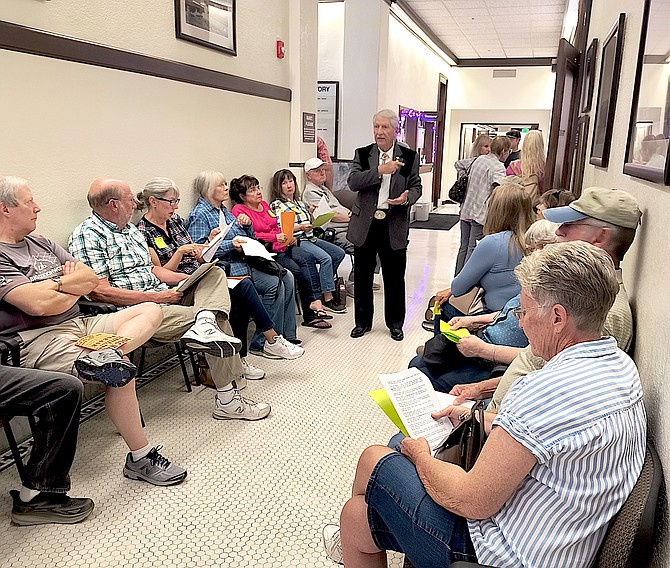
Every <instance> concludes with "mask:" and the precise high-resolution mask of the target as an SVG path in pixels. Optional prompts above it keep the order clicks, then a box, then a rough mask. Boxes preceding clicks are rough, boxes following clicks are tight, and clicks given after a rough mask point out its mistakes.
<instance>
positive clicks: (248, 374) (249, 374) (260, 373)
mask: <svg viewBox="0 0 670 568" xmlns="http://www.w3.org/2000/svg"><path fill="white" fill-rule="evenodd" d="M242 370H243V371H244V377H245V378H246V379H249V380H250V381H259V380H261V379H263V378H265V371H264V370H263V369H259V368H258V367H254V366H253V365H252V364H251V363H249V362H247V359H246V357H242Z"/></svg>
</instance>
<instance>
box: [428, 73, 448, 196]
mask: <svg viewBox="0 0 670 568" xmlns="http://www.w3.org/2000/svg"><path fill="white" fill-rule="evenodd" d="M448 90H449V80H448V79H447V78H446V77H445V76H444V75H442V73H440V77H439V83H438V87H437V118H436V120H435V138H436V140H435V163H434V164H433V188H432V194H431V200H430V201H431V203H432V205H433V207H437V206H438V204H439V201H440V194H441V193H442V170H443V164H444V135H445V132H446V116H447V92H448Z"/></svg>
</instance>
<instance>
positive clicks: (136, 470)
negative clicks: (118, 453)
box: [123, 446, 187, 485]
mask: <svg viewBox="0 0 670 568" xmlns="http://www.w3.org/2000/svg"><path fill="white" fill-rule="evenodd" d="M162 447H163V446H156V447H155V448H151V451H150V452H149V453H148V454H147V455H146V456H144V457H143V458H140V459H139V460H137V461H133V454H131V453H130V452H128V455H127V456H126V465H125V466H124V468H123V475H124V476H125V477H127V478H128V479H137V480H138V481H146V482H148V483H151V484H152V485H177V483H181V482H182V481H184V479H186V475H187V472H186V470H185V469H184V468H183V467H181V466H178V465H177V464H174V463H172V462H171V461H170V460H169V459H167V458H166V457H163V456H162V455H161V454H160V453H159V451H160V450H161V449H162Z"/></svg>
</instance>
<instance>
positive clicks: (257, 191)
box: [230, 175, 333, 329]
mask: <svg viewBox="0 0 670 568" xmlns="http://www.w3.org/2000/svg"><path fill="white" fill-rule="evenodd" d="M230 197H231V199H232V200H233V201H234V202H235V203H236V205H235V206H234V207H233V209H232V213H233V215H235V217H238V216H239V215H240V214H245V215H247V216H248V217H249V218H250V219H251V226H252V228H253V230H254V234H255V237H256V238H257V239H258V240H260V241H263V242H265V243H267V244H268V245H271V247H272V252H273V253H275V257H274V259H275V260H276V261H277V262H278V263H279V264H280V265H282V266H283V267H284V268H286V269H287V270H289V271H290V272H291V273H292V274H293V276H294V277H295V280H296V282H297V283H298V291H299V293H300V301H301V303H302V308H303V310H302V311H303V322H302V325H303V326H305V327H313V328H315V329H329V328H330V327H332V326H331V325H330V323H328V322H327V321H325V320H327V319H332V317H333V316H330V315H328V314H327V313H326V312H325V311H324V309H323V305H322V304H321V285H320V282H319V272H318V270H317V268H316V262H315V259H314V257H313V256H312V255H311V254H309V253H308V252H306V251H303V250H302V249H301V248H300V247H299V246H297V241H296V239H295V237H288V236H287V235H285V234H284V233H282V232H281V229H280V228H279V223H278V222H277V218H276V217H275V215H274V213H272V210H271V209H270V206H269V205H268V203H267V202H266V201H264V200H263V194H262V192H261V188H260V185H259V183H258V179H257V178H255V177H254V176H250V175H243V176H240V177H239V178H235V179H233V180H231V182H230Z"/></svg>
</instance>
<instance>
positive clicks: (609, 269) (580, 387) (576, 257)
mask: <svg viewBox="0 0 670 568" xmlns="http://www.w3.org/2000/svg"><path fill="white" fill-rule="evenodd" d="M515 272H516V275H517V278H518V279H519V282H520V283H521V286H522V292H521V307H520V308H519V310H518V311H517V314H518V316H519V318H520V325H521V326H522V327H523V329H524V332H525V333H526V335H527V336H528V340H529V342H530V345H531V348H532V351H533V354H534V355H536V356H538V357H541V358H542V359H544V360H545V361H547V364H546V365H545V367H544V368H543V369H541V370H538V371H534V372H532V373H530V374H528V375H527V376H525V377H521V378H519V379H518V380H517V381H516V383H515V384H514V385H513V386H512V387H511V389H510V390H509V391H508V393H507V395H506V396H505V399H504V400H503V402H502V406H501V408H500V410H499V412H498V413H497V414H495V415H492V414H491V413H488V412H487V413H486V424H485V427H486V430H487V432H488V434H489V435H488V439H487V440H486V443H485V444H484V447H483V449H482V451H481V453H480V455H479V457H478V458H477V461H476V463H475V464H474V466H473V467H472V469H470V470H469V471H467V472H466V471H465V470H463V469H461V468H460V467H459V466H457V465H454V464H451V463H447V462H442V461H439V460H437V459H435V458H433V457H432V455H431V448H429V446H428V443H427V442H426V440H425V439H424V438H419V439H416V440H414V439H411V438H405V439H404V440H403V442H402V447H401V452H400V453H399V452H396V451H394V450H391V449H389V448H387V447H385V446H371V447H369V448H367V449H366V450H365V451H364V452H363V454H362V455H361V458H360V459H359V462H358V467H357V470H356V477H355V479H354V486H353V491H352V495H353V496H352V498H351V499H350V500H349V501H348V502H347V503H346V505H345V506H344V508H343V510H342V513H341V515H340V521H341V531H340V530H339V529H338V527H336V526H334V525H328V526H327V527H326V528H325V529H324V544H325V545H326V550H327V552H328V553H329V555H330V557H331V558H333V559H335V560H340V561H342V560H343V561H344V563H345V565H346V566H359V567H360V566H386V553H385V550H397V551H400V552H404V553H405V555H406V557H407V558H409V560H410V561H411V563H412V564H413V565H414V566H415V568H424V567H425V568H428V567H434V566H448V565H449V563H450V562H454V561H458V560H465V561H477V562H479V563H481V564H485V565H490V566H498V567H502V566H505V567H523V568H544V567H548V566H552V567H553V566H570V567H571V568H587V567H589V566H591V564H592V562H593V560H594V558H595V555H596V553H597V551H598V549H599V547H600V545H601V543H602V540H603V538H604V536H605V532H606V531H607V528H608V526H609V522H610V520H611V519H612V518H613V517H614V516H615V515H616V514H617V513H618V511H619V510H620V509H621V507H622V505H623V503H624V502H625V500H626V499H627V498H628V496H629V495H630V492H631V490H632V488H633V486H634V484H635V482H636V480H637V478H638V476H639V474H640V471H641V469H642V464H643V463H644V456H645V445H646V414H645V409H644V403H643V398H642V387H641V384H640V377H639V375H638V373H637V369H636V367H635V363H633V361H632V360H631V359H630V358H629V357H628V356H627V355H626V354H625V353H624V352H623V351H621V350H620V349H619V348H618V347H617V344H616V340H615V339H614V338H612V337H602V329H603V324H604V322H605V317H606V316H607V312H608V311H609V309H610V308H611V306H612V305H613V303H614V299H615V297H616V295H617V292H618V289H619V284H618V281H617V277H616V274H615V270H614V263H613V262H612V259H611V257H610V256H609V255H608V254H607V253H606V252H605V251H603V250H601V249H597V248H596V247H594V246H593V245H590V244H588V243H584V242H569V243H557V244H553V245H549V246H547V247H545V248H544V249H543V250H541V251H537V252H534V253H533V254H531V255H530V256H527V257H525V258H524V259H523V260H522V261H521V264H520V265H519V267H517V269H516V271H515ZM462 412H463V409H462V407H460V408H459V407H454V406H450V407H447V408H446V409H444V410H443V411H440V412H436V413H434V414H432V417H433V418H434V419H440V418H444V417H448V418H449V419H450V420H451V421H452V422H453V423H455V424H457V423H458V421H459V417H460V416H462V414H461V413H462Z"/></svg>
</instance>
